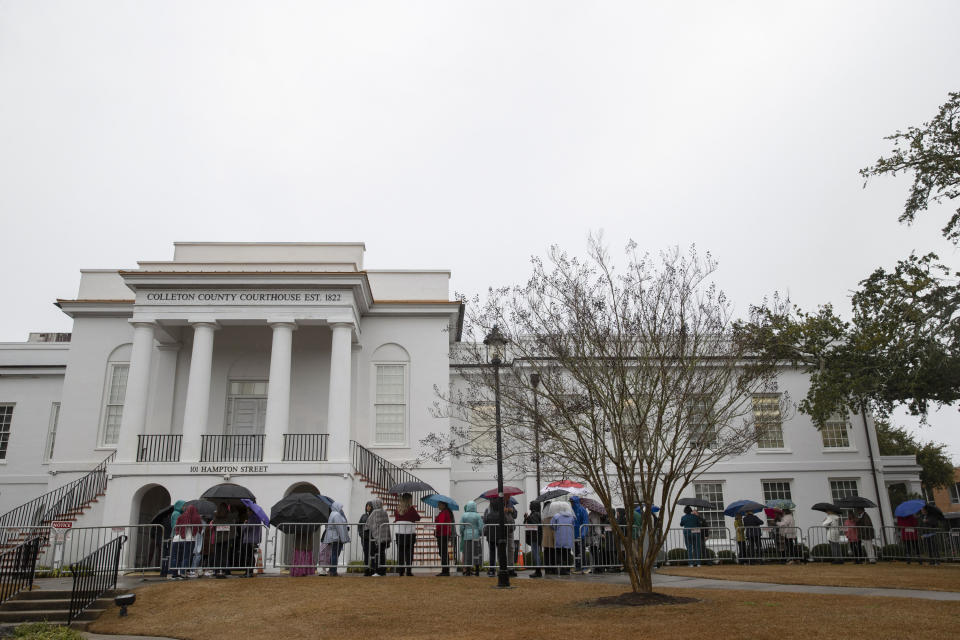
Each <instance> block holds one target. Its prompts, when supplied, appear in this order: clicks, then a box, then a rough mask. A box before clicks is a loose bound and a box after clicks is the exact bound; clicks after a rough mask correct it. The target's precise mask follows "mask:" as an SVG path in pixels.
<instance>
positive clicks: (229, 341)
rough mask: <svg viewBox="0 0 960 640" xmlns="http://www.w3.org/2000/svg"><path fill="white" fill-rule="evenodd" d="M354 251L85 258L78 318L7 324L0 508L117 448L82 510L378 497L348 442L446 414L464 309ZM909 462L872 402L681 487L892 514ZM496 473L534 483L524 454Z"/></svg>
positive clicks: (792, 374) (354, 247) (472, 481)
mask: <svg viewBox="0 0 960 640" xmlns="http://www.w3.org/2000/svg"><path fill="white" fill-rule="evenodd" d="M364 251H365V247H364V245H363V244H362V243H195V242H184V243H177V244H176V245H175V250H174V255H173V260H171V261H144V262H140V263H139V264H138V266H137V268H132V269H118V270H83V271H81V281H80V287H79V291H78V292H77V293H76V295H75V296H72V297H69V298H65V299H58V300H57V301H56V304H57V305H58V306H59V307H60V309H62V311H63V312H64V313H65V314H67V315H68V316H70V318H71V319H72V320H73V329H72V332H71V333H70V334H31V339H30V340H29V341H27V342H3V343H0V514H2V513H6V512H8V511H10V510H12V509H14V508H15V507H18V506H19V505H22V504H24V503H27V502H29V501H31V500H33V499H36V498H38V497H39V496H41V495H42V494H45V493H46V492H49V491H52V490H54V489H56V488H57V487H61V486H64V485H66V484H68V483H70V482H71V481H73V480H76V479H77V478H80V477H82V476H83V475H84V474H86V473H88V472H89V471H90V470H91V469H93V468H94V467H95V466H96V465H98V464H99V463H101V462H103V461H105V460H107V459H108V458H109V462H108V463H107V466H106V477H107V483H106V490H105V492H104V495H103V496H102V497H100V498H99V499H98V500H97V501H96V503H95V504H91V505H90V508H89V509H87V510H86V511H85V512H84V513H83V514H82V515H81V516H80V520H82V522H81V523H80V524H84V525H89V526H95V525H119V524H137V523H144V522H148V521H149V520H150V518H151V517H152V516H153V515H154V514H155V513H157V512H158V511H159V510H160V509H161V508H163V507H164V506H166V505H168V504H170V503H171V501H175V500H178V499H184V500H187V499H192V498H197V497H199V496H200V494H201V493H203V492H204V491H205V490H206V489H208V488H210V487H211V486H213V485H215V484H218V483H221V482H224V481H229V482H233V483H236V484H241V485H243V486H245V487H246V488H248V489H249V490H250V491H252V492H253V493H254V495H255V496H256V497H257V501H258V502H259V503H260V504H262V505H264V506H265V507H266V508H268V509H269V506H270V505H272V504H273V503H275V502H276V501H278V500H280V499H281V498H282V497H284V496H285V495H287V494H288V493H291V492H292V491H294V490H300V489H308V490H316V491H318V492H320V493H323V494H326V495H329V496H333V497H335V498H337V499H339V500H341V501H342V502H343V503H344V504H345V505H348V506H347V515H348V518H349V519H350V521H356V519H357V518H358V517H359V516H360V514H361V513H362V512H363V505H364V503H365V502H366V501H367V500H369V499H370V498H371V493H370V487H369V486H368V484H369V482H368V481H367V479H366V478H361V477H360V474H359V473H358V471H359V469H358V455H361V456H366V458H364V459H365V460H366V463H369V461H370V460H371V459H373V460H382V461H383V463H384V464H389V463H393V464H396V465H401V464H403V463H404V462H406V461H408V460H411V459H413V458H415V457H416V454H417V447H418V442H419V441H420V439H421V438H423V437H425V436H426V435H427V434H428V433H431V432H438V431H445V430H446V429H447V428H448V426H449V424H448V423H447V421H446V420H447V419H444V418H438V417H436V416H435V415H434V413H433V412H431V408H432V407H433V405H434V403H435V402H436V400H437V393H436V389H447V388H449V386H450V385H451V383H454V384H455V383H456V375H457V374H456V370H455V367H454V366H452V365H451V358H450V353H451V346H452V345H453V344H454V343H456V342H457V341H458V340H460V327H461V321H462V317H463V306H462V304H461V303H460V302H459V301H452V300H451V295H450V292H449V279H450V272H449V271H444V270H403V269H397V270H371V269H365V268H364V264H363V260H364ZM12 303H13V304H16V301H12ZM780 387H781V388H782V389H784V390H786V391H787V392H789V394H790V395H791V397H793V398H795V399H797V398H801V397H803V395H804V394H805V392H806V377H805V376H804V375H803V374H802V373H801V372H799V371H795V370H785V371H784V373H783V376H782V377H781V380H780ZM871 452H872V454H873V455H872V460H871ZM374 454H375V455H374ZM111 456H112V457H111ZM377 456H379V458H377ZM918 471H919V467H917V465H916V462H915V460H913V459H911V458H909V457H906V458H904V457H900V456H895V457H881V456H879V453H878V448H877V442H876V436H875V434H874V432H873V424H872V422H870V421H868V423H867V424H863V422H862V420H860V419H859V417H853V418H852V420H851V421H849V422H847V421H844V420H838V421H837V422H835V423H833V424H830V425H828V428H827V429H825V430H823V432H818V431H817V430H816V429H815V428H814V426H813V425H812V423H811V422H810V420H809V419H808V418H807V417H806V416H804V415H802V414H797V415H794V416H791V417H789V419H787V420H784V421H783V424H782V429H781V433H780V434H779V436H778V435H777V434H776V433H774V434H773V435H772V436H770V437H769V438H768V439H767V440H766V441H764V442H761V443H760V445H759V446H757V447H755V448H754V449H752V450H751V451H749V452H748V453H746V454H744V455H742V456H739V457H737V458H734V459H731V460H728V461H725V462H722V463H719V464H717V465H715V466H714V467H713V468H712V469H711V470H710V471H709V472H708V473H707V474H705V475H704V476H703V477H702V478H700V479H699V480H698V482H697V485H696V487H695V488H694V490H691V491H690V494H691V495H693V494H694V493H696V494H697V495H698V496H700V497H704V498H707V499H709V500H712V501H715V502H724V503H725V502H730V501H732V500H735V499H741V498H750V499H755V500H766V499H772V498H790V499H792V500H794V501H795V502H796V503H797V504H798V505H799V506H800V507H799V508H798V510H797V520H798V524H800V525H801V526H802V527H804V528H806V527H807V526H810V525H813V524H818V523H819V522H820V520H821V519H822V514H819V513H817V512H812V511H809V509H808V508H809V506H810V505H812V504H813V503H815V502H820V501H825V500H830V499H831V498H837V497H841V496H843V495H847V494H850V493H856V494H859V495H862V496H866V497H868V498H870V499H872V500H874V501H876V502H878V503H879V504H880V505H881V507H882V510H883V515H884V516H885V524H893V523H892V521H891V509H890V504H889V501H888V499H887V495H886V494H887V492H886V491H885V490H884V489H885V486H886V485H888V484H892V483H895V482H899V483H905V484H907V485H908V489H910V490H911V491H917V490H918V489H919V479H918V475H917V474H918ZM412 472H413V473H414V474H416V475H417V476H418V477H420V478H422V479H423V480H425V481H427V482H429V483H430V484H431V485H433V486H434V487H435V488H436V490H437V491H438V492H440V493H444V494H446V495H450V496H452V497H453V498H455V499H457V500H458V501H460V502H461V504H462V503H463V502H466V501H467V500H470V499H473V498H474V497H476V496H477V495H478V494H479V493H481V492H482V491H484V490H486V489H489V488H491V487H493V486H494V477H495V476H494V473H493V471H492V469H482V470H474V469H473V468H472V467H471V466H470V465H469V463H468V462H466V461H453V462H451V463H448V464H440V465H437V464H431V465H428V466H427V467H420V468H418V469H414V470H412ZM507 480H508V483H509V484H516V485H518V486H521V487H522V488H524V489H526V491H527V496H531V495H535V493H536V489H537V488H536V486H535V481H534V479H533V477H532V474H531V475H528V476H527V477H525V478H508V479H507ZM876 487H879V488H880V492H879V493H880V495H879V496H878V495H877V490H876ZM522 497H526V496H522ZM522 506H525V503H522ZM702 513H703V512H702ZM874 514H875V515H878V514H876V510H874ZM707 516H708V517H710V518H711V519H713V520H715V522H716V523H717V524H720V522H721V521H722V516H720V515H719V514H716V513H714V514H710V513H707ZM875 522H877V523H878V524H879V520H877V519H876V517H875ZM725 524H727V525H729V524H730V523H729V522H727V523H725Z"/></svg>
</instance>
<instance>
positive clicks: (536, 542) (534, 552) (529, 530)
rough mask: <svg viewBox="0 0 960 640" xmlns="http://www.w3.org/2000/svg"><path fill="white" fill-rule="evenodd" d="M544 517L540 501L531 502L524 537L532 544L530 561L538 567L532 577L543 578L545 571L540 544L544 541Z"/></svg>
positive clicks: (525, 518)
mask: <svg viewBox="0 0 960 640" xmlns="http://www.w3.org/2000/svg"><path fill="white" fill-rule="evenodd" d="M542 522H543V521H542V519H541V517H540V503H539V502H531V503H530V513H528V514H527V515H525V516H524V517H523V523H524V524H525V525H526V527H525V529H526V531H525V532H524V538H525V541H526V543H527V544H528V545H529V546H530V562H531V564H533V566H534V567H536V570H535V571H534V572H533V574H532V575H531V576H530V577H531V578H542V577H543V572H542V571H541V570H540V565H541V564H543V560H542V559H541V558H540V544H541V543H542V542H543V529H542V528H541V526H540V525H541V524H542Z"/></svg>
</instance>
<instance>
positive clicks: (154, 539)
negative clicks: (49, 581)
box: [37, 524, 164, 577]
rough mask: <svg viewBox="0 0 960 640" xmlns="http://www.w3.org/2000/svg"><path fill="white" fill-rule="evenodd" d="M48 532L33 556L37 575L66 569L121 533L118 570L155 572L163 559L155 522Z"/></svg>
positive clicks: (161, 545)
mask: <svg viewBox="0 0 960 640" xmlns="http://www.w3.org/2000/svg"><path fill="white" fill-rule="evenodd" d="M48 531H49V534H48V536H47V544H46V545H45V546H44V547H43V548H42V549H41V552H40V557H39V558H38V559H37V576H38V577H47V576H57V575H59V574H60V573H61V572H64V573H65V572H69V569H70V566H71V565H72V564H74V563H77V562H80V561H81V560H83V559H84V558H86V557H87V556H89V555H90V554H91V553H93V552H94V551H96V550H97V549H99V548H101V547H103V546H104V545H106V544H107V543H109V542H111V541H113V540H115V539H117V538H120V537H123V536H126V544H124V545H123V551H122V553H121V554H120V565H119V570H120V571H122V572H127V573H137V572H139V573H143V572H146V571H159V570H160V568H161V566H162V563H163V560H164V558H163V550H164V545H163V527H162V526H161V525H158V524H140V525H116V526H103V527H72V528H70V529H56V528H49V529H48Z"/></svg>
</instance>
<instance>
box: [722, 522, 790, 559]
mask: <svg viewBox="0 0 960 640" xmlns="http://www.w3.org/2000/svg"><path fill="white" fill-rule="evenodd" d="M734 531H735V532H736V534H735V539H734V540H733V542H734V543H735V544H736V552H735V555H736V560H737V562H738V563H739V564H764V563H765V562H773V563H778V562H779V563H787V562H799V561H801V560H803V559H804V548H803V534H802V532H801V530H800V528H799V527H778V526H772V527H770V526H760V527H743V528H742V529H740V530H737V529H734ZM741 538H742V539H741Z"/></svg>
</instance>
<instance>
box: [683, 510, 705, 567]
mask: <svg viewBox="0 0 960 640" xmlns="http://www.w3.org/2000/svg"><path fill="white" fill-rule="evenodd" d="M680 526H681V527H683V542H684V544H685V545H686V547H687V566H689V567H693V566H697V567H699V566H700V540H701V536H700V527H701V522H700V518H699V517H698V516H696V515H694V513H693V508H692V507H690V505H687V506H685V507H684V508H683V517H682V518H680Z"/></svg>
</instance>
